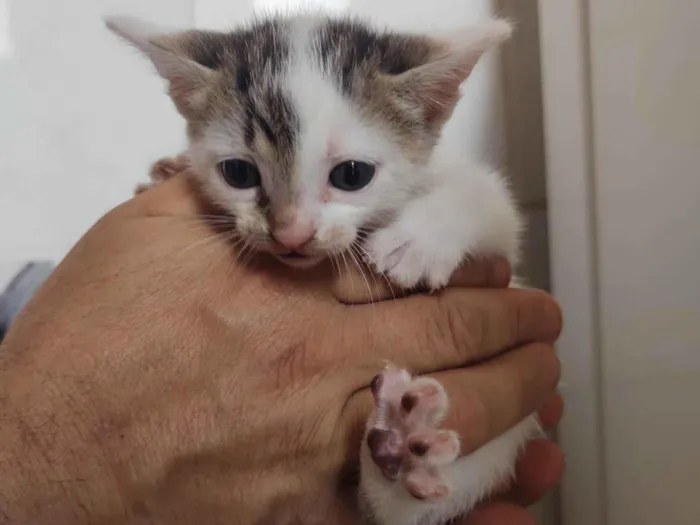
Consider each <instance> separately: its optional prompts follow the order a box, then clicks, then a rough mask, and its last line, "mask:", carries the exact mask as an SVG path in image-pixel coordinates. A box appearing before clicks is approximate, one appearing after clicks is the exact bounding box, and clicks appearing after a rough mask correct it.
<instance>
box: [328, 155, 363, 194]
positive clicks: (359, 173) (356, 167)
mask: <svg viewBox="0 0 700 525" xmlns="http://www.w3.org/2000/svg"><path fill="white" fill-rule="evenodd" d="M372 177H374V166H373V165H372V164H367V163H366V162H358V161H355V160H350V161H348V162H343V163H342V164H338V165H337V166H336V167H335V168H333V169H332V170H331V174H330V176H329V177H328V180H330V183H331V184H332V185H333V186H335V187H336V188H338V189H339V190H343V191H357V190H361V189H362V188H364V187H365V186H367V185H368V184H369V183H370V181H371V180H372Z"/></svg>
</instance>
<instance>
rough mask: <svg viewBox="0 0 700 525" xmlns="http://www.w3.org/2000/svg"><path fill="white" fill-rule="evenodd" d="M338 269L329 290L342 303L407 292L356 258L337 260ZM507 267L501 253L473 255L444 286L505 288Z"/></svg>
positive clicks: (389, 297) (383, 298) (363, 301)
mask: <svg viewBox="0 0 700 525" xmlns="http://www.w3.org/2000/svg"><path fill="white" fill-rule="evenodd" d="M339 269H340V272H338V274H337V277H336V279H335V281H334V283H333V294H334V295H335V297H336V299H338V301H340V302H341V303H344V304H367V303H374V302H378V301H385V300H387V299H398V298H400V297H403V296H406V295H408V294H409V293H410V291H408V290H403V289H401V288H399V287H398V286H396V285H394V284H393V283H392V282H391V281H390V280H389V278H388V277H387V276H385V275H380V274H377V273H375V272H374V271H373V270H372V269H371V268H370V267H369V266H367V265H366V264H364V263H361V262H359V261H355V260H353V261H352V264H350V263H347V264H346V263H344V262H343V263H339ZM510 279H511V267H510V264H509V263H508V261H507V260H506V259H505V258H502V257H494V258H474V259H470V260H468V261H466V262H465V263H464V264H463V265H462V266H460V267H459V268H458V269H457V270H456V271H455V273H454V274H453V275H452V278H451V279H450V282H449V283H448V286H452V287H464V288H505V287H506V286H508V284H509V283H510Z"/></svg>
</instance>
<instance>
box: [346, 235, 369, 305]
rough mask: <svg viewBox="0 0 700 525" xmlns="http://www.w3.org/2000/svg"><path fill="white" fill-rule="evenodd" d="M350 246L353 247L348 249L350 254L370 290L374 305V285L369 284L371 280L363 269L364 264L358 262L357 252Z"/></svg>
mask: <svg viewBox="0 0 700 525" xmlns="http://www.w3.org/2000/svg"><path fill="white" fill-rule="evenodd" d="M350 248H351V249H350V250H348V255H350V258H351V259H352V261H353V262H354V263H355V267H356V268H357V271H358V272H360V276H361V277H362V279H363V280H364V281H365V285H366V286H367V291H368V292H369V302H370V303H372V305H374V296H373V295H372V287H371V286H370V285H369V280H368V279H367V277H366V276H365V272H364V270H363V269H362V265H361V264H360V263H359V262H358V260H357V257H356V256H355V253H354V252H353V251H352V246H351V247H350ZM373 309H374V308H373Z"/></svg>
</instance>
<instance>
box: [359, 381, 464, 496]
mask: <svg viewBox="0 0 700 525" xmlns="http://www.w3.org/2000/svg"><path fill="white" fill-rule="evenodd" d="M372 394H373V396H374V403H375V409H374V414H373V417H372V420H371V421H372V422H373V423H372V424H371V425H370V427H369V428H368V430H367V433H366V436H365V443H366V445H367V448H368V450H369V454H370V456H371V458H372V461H373V462H374V464H375V466H376V467H377V468H378V469H379V471H380V472H381V474H382V475H383V476H384V477H385V478H386V479H387V480H390V481H398V482H400V483H401V484H402V485H403V487H404V488H405V489H406V491H407V492H408V493H409V494H410V495H411V496H413V497H414V498H416V499H421V500H423V499H430V500H437V499H440V498H444V497H445V496H447V495H449V493H450V487H449V484H448V483H447V481H446V480H445V479H444V478H443V476H442V472H441V469H442V468H443V467H445V466H447V465H449V464H451V463H452V462H454V461H455V460H456V459H457V457H458V456H459V438H458V436H457V433H456V432H453V431H451V430H440V429H438V428H437V426H438V425H439V424H440V422H441V421H442V420H443V418H444V416H445V413H446V412H447V407H448V400H447V394H446V393H445V390H444V389H443V387H442V385H441V384H440V383H438V382H437V381H435V380H434V379H430V378H427V377H417V378H412V377H411V376H410V375H409V374H408V372H406V371H405V370H397V369H393V368H388V369H387V370H385V371H384V372H382V373H381V374H379V375H378V376H377V377H376V378H375V380H374V381H373V382H372Z"/></svg>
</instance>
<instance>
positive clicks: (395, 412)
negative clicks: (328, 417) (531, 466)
mask: <svg viewBox="0 0 700 525" xmlns="http://www.w3.org/2000/svg"><path fill="white" fill-rule="evenodd" d="M372 394H373V396H374V411H373V413H372V415H371V417H370V419H369V420H368V422H367V428H366V431H365V439H364V442H363V445H362V450H361V455H360V458H361V477H360V498H361V501H360V503H361V507H362V508H363V509H364V511H365V512H366V514H367V517H368V519H369V520H370V522H371V523H373V524H375V525H418V524H420V525H443V524H444V523H445V522H446V521H447V520H450V519H452V518H455V517H458V516H460V515H461V514H463V513H465V512H468V511H469V510H471V509H472V508H473V507H474V505H476V504H477V503H478V502H479V501H480V500H481V499H482V498H484V497H485V496H488V495H489V494H491V493H492V492H493V491H494V490H496V489H497V488H499V487H501V486H503V484H504V482H506V481H508V479H509V477H510V476H511V474H512V472H513V468H514V465H515V461H516V459H517V455H518V454H519V452H520V450H521V449H522V447H523V446H524V445H525V443H526V442H527V441H528V440H529V439H530V438H532V437H533V435H535V433H537V432H538V430H539V425H538V422H537V420H536V418H535V417H534V416H530V417H528V418H527V419H525V420H523V421H522V422H521V423H519V424H518V425H516V426H515V427H513V428H512V429H510V430H508V431H507V432H505V433H504V434H502V435H501V436H499V437H497V438H496V439H494V440H493V441H491V442H489V443H487V444H486V445H484V446H483V447H481V448H480V449H478V450H476V451H475V452H472V453H471V454H469V455H467V456H463V457H459V454H460V444H459V438H458V435H457V433H456V432H454V431H452V430H446V429H440V428H438V426H439V424H440V423H441V422H442V420H443V418H444V416H445V414H446V412H447V408H448V397H447V394H446V392H445V390H444V389H443V387H442V386H441V385H440V383H439V382H437V381H435V380H434V379H431V378H426V377H415V378H414V377H411V376H410V374H409V373H408V372H407V371H405V370H400V369H397V368H393V367H389V368H387V369H386V370H385V371H384V372H382V373H381V374H379V375H378V376H377V377H376V378H375V380H374V381H373V382H372Z"/></svg>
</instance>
